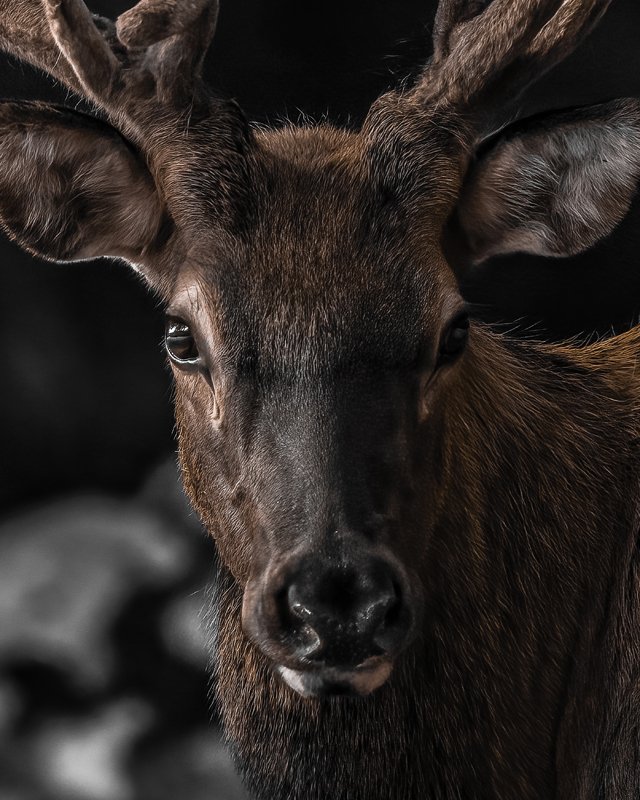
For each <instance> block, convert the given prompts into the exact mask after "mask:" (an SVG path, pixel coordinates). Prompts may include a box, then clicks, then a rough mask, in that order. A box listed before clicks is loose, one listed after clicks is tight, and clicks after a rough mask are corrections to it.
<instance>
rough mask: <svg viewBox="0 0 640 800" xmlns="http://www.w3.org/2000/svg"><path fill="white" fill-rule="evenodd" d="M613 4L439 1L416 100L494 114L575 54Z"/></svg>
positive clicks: (591, 0)
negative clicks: (428, 59) (430, 54)
mask: <svg viewBox="0 0 640 800" xmlns="http://www.w3.org/2000/svg"><path fill="white" fill-rule="evenodd" d="M610 2H611V0H440V5H439V7H438V12H437V15H436V21H435V27H434V56H433V59H432V60H431V62H430V63H429V64H428V65H427V68H426V69H425V71H424V73H423V75H422V77H421V79H420V80H419V82H418V84H417V85H416V87H415V89H414V92H413V96H414V97H415V98H416V99H419V100H421V101H423V102H425V103H427V102H429V103H434V102H437V103H446V104H448V105H452V106H456V107H459V108H461V109H462V110H463V111H465V112H467V113H471V114H472V115H473V114H474V112H476V113H478V112H479V113H480V115H484V116H485V117H486V116H487V115H489V116H490V115H491V113H492V112H494V111H495V108H496V106H498V105H499V104H500V103H504V102H505V100H506V99H507V98H509V99H511V100H513V99H514V98H516V97H517V96H519V95H520V93H521V92H522V91H523V90H524V89H525V88H526V87H527V86H528V85H529V84H530V83H532V82H533V81H534V80H537V79H538V78H539V77H540V76H541V75H543V74H544V73H545V72H546V71H547V70H548V69H550V68H551V67H553V66H554V65H555V64H557V63H558V62H559V61H561V60H562V59H564V58H565V57H566V56H568V55H569V53H571V51H572V50H574V49H575V48H576V47H577V45H578V44H579V43H580V42H581V41H582V40H583V39H584V38H585V37H586V36H587V34H588V33H589V32H590V31H591V30H592V28H593V27H594V26H595V25H596V23H597V22H598V21H599V19H600V18H601V17H602V15H603V14H604V12H605V11H606V9H607V7H608V6H609V3H610Z"/></svg>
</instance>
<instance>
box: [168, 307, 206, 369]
mask: <svg viewBox="0 0 640 800" xmlns="http://www.w3.org/2000/svg"><path fill="white" fill-rule="evenodd" d="M164 343H165V347H166V348H167V353H169V357H170V358H171V359H172V361H176V362H177V363H179V364H193V363H195V362H196V361H197V360H198V359H199V358H200V354H199V353H198V348H197V347H196V343H195V340H194V338H193V335H192V333H191V330H190V328H189V326H188V325H187V323H186V322H183V321H182V320H181V319H177V318H176V317H167V320H166V323H165V329H164Z"/></svg>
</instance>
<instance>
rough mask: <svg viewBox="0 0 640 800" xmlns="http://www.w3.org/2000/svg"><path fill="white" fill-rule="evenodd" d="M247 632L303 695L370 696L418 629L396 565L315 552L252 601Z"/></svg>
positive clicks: (253, 593) (277, 574)
mask: <svg viewBox="0 0 640 800" xmlns="http://www.w3.org/2000/svg"><path fill="white" fill-rule="evenodd" d="M243 617H244V625H245V630H246V631H247V632H248V633H249V635H250V637H251V638H252V639H253V640H254V642H255V643H256V644H258V646H259V647H260V648H261V649H262V650H263V652H264V653H266V654H267V655H268V656H269V657H270V658H271V660H272V661H273V662H274V666H275V667H276V670H277V671H278V673H279V674H280V675H281V676H282V678H283V679H284V680H285V681H286V683H288V684H289V686H291V688H293V689H295V690H296V691H297V692H299V693H300V694H303V695H315V696H317V695H327V694H356V695H364V694H368V693H370V692H372V691H374V690H375V689H377V688H378V687H379V686H381V685H382V684H383V683H384V682H385V681H386V680H387V679H388V677H389V676H390V674H391V671H392V667H393V660H394V658H395V657H396V656H397V654H398V653H399V652H400V651H401V650H402V648H403V646H404V645H405V643H406V641H407V639H408V636H409V632H410V630H411V628H412V621H413V614H412V612H411V608H410V602H409V590H408V581H407V579H406V576H405V574H404V571H403V570H402V568H401V567H400V566H399V565H398V564H396V563H394V561H393V560H392V559H391V558H385V557H384V556H381V555H379V554H373V553H366V554H363V553H359V554H357V555H354V556H352V557H350V558H344V557H341V558H337V557H332V556H330V555H329V556H327V555H322V556H320V555H315V554H311V553H308V554H306V555H304V556H302V557H297V558H293V559H291V560H290V561H289V562H288V563H286V564H285V565H284V566H282V567H280V568H279V569H276V570H273V571H271V572H269V571H268V572H267V574H266V575H265V576H264V577H263V578H262V580H260V581H258V582H257V585H256V586H254V587H252V588H251V589H249V587H248V592H247V593H246V594H245V605H244V609H243Z"/></svg>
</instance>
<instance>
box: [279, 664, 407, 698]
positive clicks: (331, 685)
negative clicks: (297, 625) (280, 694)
mask: <svg viewBox="0 0 640 800" xmlns="http://www.w3.org/2000/svg"><path fill="white" fill-rule="evenodd" d="M392 669H393V665H392V664H391V663H390V662H389V661H383V662H382V663H379V664H377V665H376V666H375V667H362V668H360V669H355V670H350V671H343V670H338V669H331V668H327V669H323V670H318V671H317V672H302V671H300V670H295V669H289V668H288V667H282V666H279V667H278V668H277V670H278V673H279V674H280V677H281V678H282V679H283V680H284V682H285V683H286V684H287V686H289V687H290V688H291V689H293V690H294V691H295V692H297V693H298V694H300V695H302V696H303V697H329V696H336V695H352V696H359V697H364V696H366V695H368V694H371V692H374V691H375V690H376V689H379V688H380V686H382V685H383V684H384V683H386V681H387V680H388V678H389V676H390V675H391V671H392Z"/></svg>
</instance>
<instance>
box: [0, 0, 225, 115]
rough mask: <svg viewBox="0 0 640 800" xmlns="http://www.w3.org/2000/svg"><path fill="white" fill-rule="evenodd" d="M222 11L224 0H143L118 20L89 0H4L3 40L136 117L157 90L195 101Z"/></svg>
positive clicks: (112, 108) (166, 97)
mask: <svg viewBox="0 0 640 800" xmlns="http://www.w3.org/2000/svg"><path fill="white" fill-rule="evenodd" d="M217 15H218V2H217V0H141V2H140V3H138V5H137V6H135V7H134V8H133V9H131V10H130V11H127V12H126V13H124V14H122V15H121V16H120V17H119V19H118V20H117V22H116V23H115V24H114V23H112V22H110V21H109V20H105V19H102V18H99V17H94V16H92V15H91V13H90V12H89V10H88V9H87V7H86V5H85V4H84V2H83V1H82V0H5V2H4V3H3V14H2V19H1V20H0V48H2V49H4V50H7V51H8V52H10V53H13V54H15V55H16V56H18V57H19V58H22V59H24V60H26V61H29V62H30V63H32V64H34V65H35V66H37V67H40V68H41V69H43V70H44V71H45V72H47V73H49V74H50V75H52V76H53V77H55V78H56V79H58V80H60V81H62V82H63V83H65V84H66V85H67V86H69V87H70V88H71V89H73V90H74V91H76V92H78V93H79V94H81V95H83V96H86V97H87V98H89V99H90V100H92V101H93V102H94V103H96V104H97V105H98V106H99V107H100V108H103V109H104V110H105V111H107V113H108V114H109V115H110V116H112V117H115V118H117V119H119V120H121V119H122V117H123V114H124V115H125V116H128V117H131V118H135V117H136V116H141V114H140V113H139V111H138V110H139V109H140V106H141V102H143V101H146V100H148V99H150V98H151V99H154V100H156V101H157V102H159V103H160V104H162V105H165V106H167V105H174V106H181V107H185V106H188V105H190V104H191V103H192V102H193V99H194V95H197V94H198V83H199V79H200V75H201V71H202V64H203V61H204V56H205V53H206V51H207V48H208V46H209V44H210V41H211V39H212V37H213V34H214V31H215V25H216V20H217ZM143 113H147V111H146V110H145V111H144V112H143Z"/></svg>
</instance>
